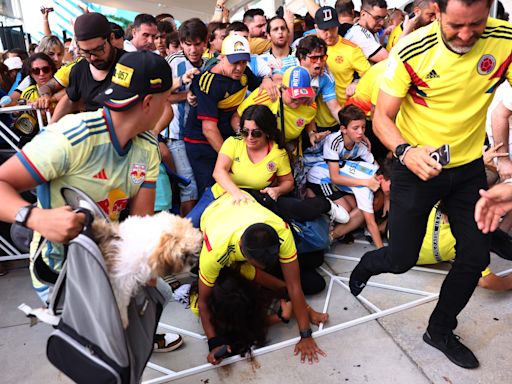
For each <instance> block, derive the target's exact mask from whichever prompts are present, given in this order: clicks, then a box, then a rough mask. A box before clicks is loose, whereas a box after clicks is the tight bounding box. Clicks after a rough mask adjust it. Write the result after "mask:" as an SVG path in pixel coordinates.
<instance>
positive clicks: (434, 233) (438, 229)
mask: <svg viewBox="0 0 512 384" xmlns="http://www.w3.org/2000/svg"><path fill="white" fill-rule="evenodd" d="M455 242H456V241H455V237H453V234H452V231H451V229H450V223H449V222H447V221H446V220H445V217H444V215H443V214H442V213H441V210H440V209H439V205H438V204H436V205H435V206H434V208H432V211H431V212H430V215H429V217H428V223H427V231H426V232H425V237H424V238H423V243H422V244H421V250H420V255H419V258H418V261H417V263H416V264H417V265H424V264H436V263H440V262H442V261H450V260H453V259H455ZM490 273H491V270H490V269H489V267H487V268H486V269H485V270H484V271H483V272H482V276H483V277H485V276H487V275H488V274H490Z"/></svg>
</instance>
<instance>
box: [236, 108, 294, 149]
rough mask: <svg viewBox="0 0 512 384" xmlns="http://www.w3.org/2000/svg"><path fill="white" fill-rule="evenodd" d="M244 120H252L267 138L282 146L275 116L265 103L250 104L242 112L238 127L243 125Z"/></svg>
mask: <svg viewBox="0 0 512 384" xmlns="http://www.w3.org/2000/svg"><path fill="white" fill-rule="evenodd" d="M246 120H251V121H254V122H255V123H256V126H257V127H258V128H259V129H261V130H262V131H263V132H264V133H265V135H266V136H267V138H268V139H269V140H272V141H274V142H275V143H276V144H277V146H278V147H279V148H284V143H283V138H282V135H281V131H280V130H279V129H278V128H277V118H276V116H275V115H274V114H273V113H272V111H271V110H270V108H268V107H267V106H265V105H251V106H250V107H248V108H247V109H246V110H245V111H244V112H243V113H242V117H241V118H240V129H242V128H243V127H244V124H245V121H246Z"/></svg>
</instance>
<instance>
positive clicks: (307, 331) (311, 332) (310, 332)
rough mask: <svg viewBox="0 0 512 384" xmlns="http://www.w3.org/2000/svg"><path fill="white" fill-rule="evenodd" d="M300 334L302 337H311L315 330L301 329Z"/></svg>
mask: <svg viewBox="0 0 512 384" xmlns="http://www.w3.org/2000/svg"><path fill="white" fill-rule="evenodd" d="M299 335H300V338H301V339H307V338H308V337H311V336H312V335H313V331H312V330H311V328H308V329H306V330H305V331H301V330H299Z"/></svg>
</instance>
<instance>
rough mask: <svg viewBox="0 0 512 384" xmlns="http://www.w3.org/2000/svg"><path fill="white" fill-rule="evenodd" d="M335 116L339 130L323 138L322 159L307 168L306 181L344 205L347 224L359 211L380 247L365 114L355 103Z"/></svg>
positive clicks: (377, 185) (373, 169)
mask: <svg viewBox="0 0 512 384" xmlns="http://www.w3.org/2000/svg"><path fill="white" fill-rule="evenodd" d="M338 116H339V119H340V131H339V132H335V133H332V134H330V135H329V136H327V138H326V139H325V143H324V147H323V157H324V161H323V162H322V163H318V164H316V165H315V166H313V167H312V168H311V170H310V171H309V172H308V175H307V181H308V184H307V185H308V187H309V188H310V189H311V190H312V191H313V192H314V193H315V194H323V195H325V196H326V197H328V198H330V199H331V200H333V201H334V202H335V203H336V204H338V205H340V206H342V207H343V208H345V209H346V210H347V211H348V212H349V213H350V217H351V219H350V221H349V223H348V224H350V222H351V221H352V220H353V219H355V218H356V217H359V220H360V216H361V215H362V216H363V218H364V221H365V222H366V227H367V229H368V231H369V232H370V235H371V236H372V239H373V241H374V243H375V245H376V246H377V247H378V248H380V247H382V246H383V243H382V238H381V235H380V232H379V229H378V227H377V223H376V221H375V215H374V212H373V193H374V192H375V191H377V190H378V189H379V188H380V183H379V181H378V179H377V178H376V177H375V173H376V171H377V169H378V166H377V165H375V164H374V158H373V155H372V153H371V152H370V150H369V148H368V146H367V145H366V143H365V142H364V141H363V138H364V131H365V124H366V120H365V115H364V112H363V111H361V109H359V108H358V107H356V106H353V105H349V106H347V107H344V108H343V109H342V110H341V111H340V112H339V114H338ZM359 220H357V221H359ZM333 233H336V227H335V229H334V231H333Z"/></svg>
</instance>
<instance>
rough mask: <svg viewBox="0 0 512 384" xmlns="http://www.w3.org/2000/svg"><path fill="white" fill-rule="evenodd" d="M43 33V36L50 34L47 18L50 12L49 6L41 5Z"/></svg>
mask: <svg viewBox="0 0 512 384" xmlns="http://www.w3.org/2000/svg"><path fill="white" fill-rule="evenodd" d="M42 10H43V33H44V35H45V36H50V35H51V34H52V30H51V29H50V22H49V20H48V15H49V14H50V11H49V8H44V7H43V9H42Z"/></svg>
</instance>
